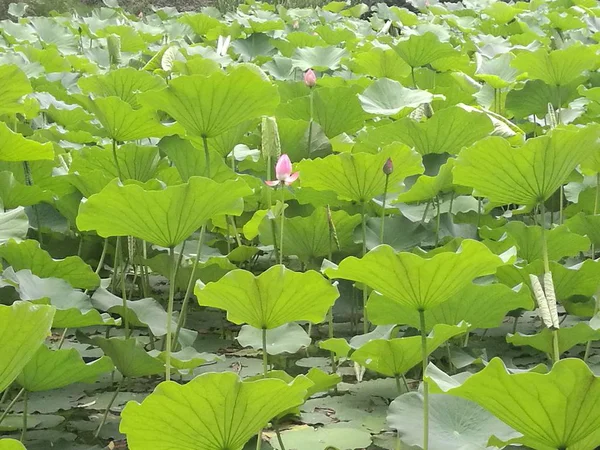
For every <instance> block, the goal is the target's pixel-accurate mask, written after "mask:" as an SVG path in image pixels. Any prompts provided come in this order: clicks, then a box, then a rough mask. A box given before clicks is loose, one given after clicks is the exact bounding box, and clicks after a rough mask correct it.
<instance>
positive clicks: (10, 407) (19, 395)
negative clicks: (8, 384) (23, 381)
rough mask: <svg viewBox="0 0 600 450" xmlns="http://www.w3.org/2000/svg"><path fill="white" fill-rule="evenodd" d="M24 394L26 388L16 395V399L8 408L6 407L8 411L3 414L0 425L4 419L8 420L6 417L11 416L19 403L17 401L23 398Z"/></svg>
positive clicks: (0, 417)
mask: <svg viewBox="0 0 600 450" xmlns="http://www.w3.org/2000/svg"><path fill="white" fill-rule="evenodd" d="M7 390H8V389H7ZM24 393H25V388H23V389H21V390H20V391H19V392H17V395H15V398H13V399H12V401H11V402H10V403H9V404H8V406H7V407H6V409H5V410H4V412H3V413H2V415H1V416H0V423H2V422H3V421H4V419H5V418H6V416H8V415H9V414H10V412H11V411H12V409H13V407H14V406H15V404H16V403H17V401H18V400H19V399H20V398H21V395H23V394H24Z"/></svg>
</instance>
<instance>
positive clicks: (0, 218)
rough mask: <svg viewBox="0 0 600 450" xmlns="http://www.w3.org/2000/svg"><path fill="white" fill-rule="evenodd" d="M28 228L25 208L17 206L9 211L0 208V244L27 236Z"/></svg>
mask: <svg viewBox="0 0 600 450" xmlns="http://www.w3.org/2000/svg"><path fill="white" fill-rule="evenodd" d="M28 230H29V219H28V217H27V214H26V213H25V208H23V207H22V206H19V207H18V208H15V209H11V210H10V211H6V212H5V211H2V210H1V209H0V244H4V243H5V242H8V241H9V240H11V239H14V240H16V241H21V240H23V239H25V238H26V237H27V231H28Z"/></svg>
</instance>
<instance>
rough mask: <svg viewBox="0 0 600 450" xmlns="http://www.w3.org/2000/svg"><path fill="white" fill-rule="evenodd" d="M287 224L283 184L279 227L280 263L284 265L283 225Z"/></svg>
mask: <svg viewBox="0 0 600 450" xmlns="http://www.w3.org/2000/svg"><path fill="white" fill-rule="evenodd" d="M284 224H285V188H284V187H283V185H281V225H280V228H279V264H281V265H282V266H283V227H284Z"/></svg>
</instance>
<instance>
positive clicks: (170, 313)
mask: <svg viewBox="0 0 600 450" xmlns="http://www.w3.org/2000/svg"><path fill="white" fill-rule="evenodd" d="M169 260H170V261H169V262H170V264H169V266H170V268H171V276H170V277H169V303H168V305H167V337H166V341H167V347H166V352H167V355H166V360H165V380H166V381H170V380H171V350H172V341H171V338H172V336H171V329H172V328H173V303H174V301H175V275H176V272H175V271H176V267H175V251H174V249H173V246H171V247H170V248H169Z"/></svg>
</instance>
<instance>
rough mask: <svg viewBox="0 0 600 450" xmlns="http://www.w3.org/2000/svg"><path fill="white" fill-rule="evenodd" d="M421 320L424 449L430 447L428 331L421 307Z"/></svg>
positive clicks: (426, 449)
mask: <svg viewBox="0 0 600 450" xmlns="http://www.w3.org/2000/svg"><path fill="white" fill-rule="evenodd" d="M419 322H420V325H421V358H422V359H423V374H422V376H421V379H422V381H423V450H428V449H429V385H428V384H427V382H426V381H425V372H426V370H427V364H428V363H429V361H428V359H429V358H428V354H427V331H426V329H425V310H423V309H419Z"/></svg>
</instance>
